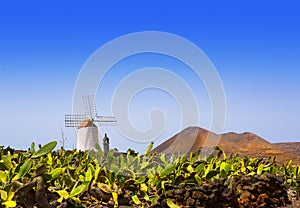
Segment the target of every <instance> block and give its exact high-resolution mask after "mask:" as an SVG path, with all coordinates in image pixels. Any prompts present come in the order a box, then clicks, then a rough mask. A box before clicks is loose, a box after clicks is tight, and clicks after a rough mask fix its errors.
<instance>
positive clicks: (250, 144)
mask: <svg viewBox="0 0 300 208" xmlns="http://www.w3.org/2000/svg"><path fill="white" fill-rule="evenodd" d="M215 145H217V146H219V147H220V148H221V149H223V150H224V151H225V152H226V153H227V154H231V153H233V154H236V153H239V155H240V156H249V157H268V156H276V161H278V162H280V163H283V162H286V161H289V160H293V162H294V163H297V164H300V142H287V143H270V142H268V141H267V140H265V139H263V138H261V137H259V136H258V135H256V134H253V133H250V132H245V133H241V134H238V133H234V132H229V133H225V134H215V133H213V132H210V131H208V130H206V129H203V128H200V127H189V128H186V129H184V130H183V131H181V132H179V133H178V134H176V135H174V136H173V137H171V138H170V139H168V140H167V141H165V142H163V143H162V144H160V145H159V146H157V147H156V148H155V149H154V150H153V151H152V152H159V153H161V152H164V153H190V152H195V151H197V150H199V149H202V148H203V147H205V149H212V148H214V146H215Z"/></svg>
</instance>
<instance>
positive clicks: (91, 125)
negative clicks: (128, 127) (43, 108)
mask: <svg viewBox="0 0 300 208" xmlns="http://www.w3.org/2000/svg"><path fill="white" fill-rule="evenodd" d="M82 102H83V108H84V113H85V114H66V115H65V127H76V128H77V149H78V150H83V151H85V150H90V149H94V150H96V147H95V144H99V136H98V127H97V125H96V124H98V125H99V126H104V125H114V124H115V123H116V119H115V117H113V116H98V115H97V110H96V101H95V98H94V96H92V95H89V96H82Z"/></svg>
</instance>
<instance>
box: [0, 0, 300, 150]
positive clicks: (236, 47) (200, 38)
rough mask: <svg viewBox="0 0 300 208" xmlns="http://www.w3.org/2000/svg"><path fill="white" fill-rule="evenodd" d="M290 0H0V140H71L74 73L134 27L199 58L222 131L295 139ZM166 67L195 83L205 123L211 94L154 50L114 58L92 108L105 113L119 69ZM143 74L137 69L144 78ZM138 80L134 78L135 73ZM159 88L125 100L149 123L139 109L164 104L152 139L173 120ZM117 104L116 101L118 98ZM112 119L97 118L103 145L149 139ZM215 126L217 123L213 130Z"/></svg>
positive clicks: (295, 44) (296, 78) (294, 21)
mask: <svg viewBox="0 0 300 208" xmlns="http://www.w3.org/2000/svg"><path fill="white" fill-rule="evenodd" d="M299 4H300V3H299V2H297V1H285V2H283V1H263V2H262V1H257V0H255V1H201V2H200V1H196V0H192V1H188V2H177V1H157V0H153V1H119V2H118V1H106V2H104V1H93V0H92V1H86V2H83V1H56V0H54V1H43V2H41V1H30V0H29V1H6V0H5V1H1V2H0V96H1V99H0V131H1V134H0V145H4V146H11V147H14V148H17V149H27V148H28V147H30V144H31V143H32V142H35V143H37V144H45V143H47V142H50V141H53V140H56V141H58V142H60V140H61V132H62V131H63V132H64V134H65V138H66V144H65V145H66V147H67V148H75V147H76V130H75V129H74V128H65V127H64V115H65V114H67V113H72V111H73V108H72V106H73V104H72V99H73V94H74V87H75V85H76V80H77V79H78V76H79V74H80V71H81V69H82V68H83V66H84V64H85V63H86V61H87V60H88V58H89V57H90V56H91V55H92V54H93V53H95V51H96V50H97V49H99V48H100V47H101V46H103V45H104V44H106V43H107V42H109V41H112V40H114V39H116V38H118V37H120V36H123V35H126V34H131V33H135V32H143V31H161V32H166V33H171V34H175V35H177V36H180V37H183V38H185V39H186V40H189V41H190V42H192V43H194V44H195V45H196V46H197V47H199V48H200V49H201V50H202V51H203V52H204V53H205V54H206V55H207V57H209V59H210V60H211V62H212V63H213V64H214V66H215V69H216V70H217V72H218V74H219V77H220V80H221V81H222V84H223V87H224V92H225V97H226V121H225V126H224V130H223V132H229V131H234V132H246V131H248V132H253V133H256V134H258V135H259V136H261V137H263V138H265V139H267V140H268V141H271V142H286V141H299V140H300V133H299V123H300V108H299V106H300V96H299V95H300V94H299V92H300V85H299V83H300V56H299V54H300V13H299V11H298V8H299V6H300V5H299ZM151 66H155V67H160V68H168V69H169V70H170V71H171V72H173V73H175V74H177V76H179V77H180V78H181V79H183V80H185V83H186V84H187V85H188V86H189V87H190V88H191V89H192V91H193V92H195V97H196V100H197V101H198V104H199V109H200V110H199V111H200V115H201V119H200V124H199V125H200V126H202V127H204V128H209V127H210V119H211V113H210V111H211V103H210V100H209V93H207V91H206V88H205V86H204V84H203V83H202V82H201V80H199V79H198V78H197V77H196V76H195V74H193V72H192V71H191V70H190V69H187V67H186V66H185V65H184V64H182V63H180V62H178V60H175V59H172V58H171V57H167V56H164V55H160V54H151V53H147V54H140V55H136V56H134V57H127V58H126V59H124V60H121V61H120V62H119V63H117V64H116V65H115V66H114V67H112V69H111V70H110V71H109V73H108V74H107V75H106V76H105V78H104V79H103V82H102V83H101V85H99V88H98V91H97V94H96V102H97V109H98V114H103V115H111V114H112V113H113V112H112V110H111V100H112V97H113V95H114V92H115V90H116V87H117V86H118V85H119V84H120V83H121V81H122V79H124V77H126V76H128V75H130V74H131V73H134V72H135V70H137V69H141V68H143V67H151ZM144 79H146V78H144ZM143 81H145V82H146V80H142V82H143ZM176 101H178V100H176V96H175V98H174V97H173V96H172V95H170V94H168V93H167V92H164V91H163V90H161V89H145V90H143V91H141V92H139V94H137V95H136V96H134V99H132V103H130V106H129V113H130V119H131V121H132V123H133V125H134V126H135V128H137V129H141V130H145V129H147V128H149V125H150V124H151V123H150V124H149V112H151V110H153V109H154V108H159V109H164V113H165V114H166V115H169V117H168V119H167V122H168V123H167V124H166V126H165V127H166V130H165V131H164V132H163V133H162V134H161V135H160V136H159V138H156V140H155V144H156V145H158V144H159V143H161V142H163V141H165V140H166V139H167V138H169V137H170V136H172V135H174V134H176V133H177V132H179V131H180V130H181V129H180V122H177V121H180V110H181V109H180V103H179V104H178V103H176ZM120 106H122V105H120ZM117 128H118V127H116V126H115V127H114V126H112V127H100V134H101V135H103V134H104V133H108V135H109V137H110V138H111V146H113V147H117V148H118V149H120V150H122V151H125V150H127V149H128V148H136V149H137V150H139V151H143V149H145V148H146V147H147V145H148V143H149V142H150V140H147V141H146V142H135V141H130V140H128V139H126V138H123V137H122V135H121V134H120V133H119V132H118V130H117ZM219 133H220V132H219Z"/></svg>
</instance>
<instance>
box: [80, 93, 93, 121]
mask: <svg viewBox="0 0 300 208" xmlns="http://www.w3.org/2000/svg"><path fill="white" fill-rule="evenodd" d="M82 103H83V108H84V113H85V115H86V116H88V117H90V118H94V117H95V116H96V115H97V110H96V101H95V96H93V95H88V96H82Z"/></svg>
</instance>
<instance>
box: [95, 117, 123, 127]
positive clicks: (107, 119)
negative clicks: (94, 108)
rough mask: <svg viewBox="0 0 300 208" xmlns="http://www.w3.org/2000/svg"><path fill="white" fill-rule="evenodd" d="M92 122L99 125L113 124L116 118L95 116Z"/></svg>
mask: <svg viewBox="0 0 300 208" xmlns="http://www.w3.org/2000/svg"><path fill="white" fill-rule="evenodd" d="M94 122H95V123H97V124H98V125H100V126H114V125H116V122H117V120H116V118H115V117H113V116H96V117H95V119H94Z"/></svg>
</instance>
